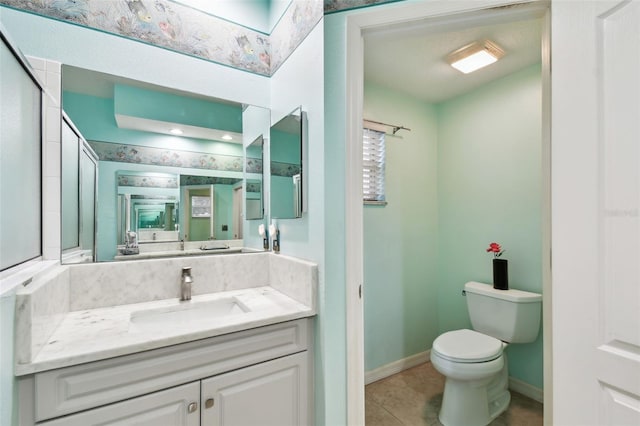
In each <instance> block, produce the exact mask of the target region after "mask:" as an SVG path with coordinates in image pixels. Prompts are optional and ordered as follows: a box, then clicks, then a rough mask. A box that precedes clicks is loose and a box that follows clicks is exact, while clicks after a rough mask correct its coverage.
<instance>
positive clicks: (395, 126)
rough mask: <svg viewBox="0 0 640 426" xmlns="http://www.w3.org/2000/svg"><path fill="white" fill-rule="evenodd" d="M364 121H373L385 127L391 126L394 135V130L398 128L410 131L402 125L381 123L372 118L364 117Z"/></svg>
mask: <svg viewBox="0 0 640 426" xmlns="http://www.w3.org/2000/svg"><path fill="white" fill-rule="evenodd" d="M364 121H365V122H367V123H373V124H379V125H381V126H386V127H391V128H392V129H393V134H394V135H395V134H396V132H397V131H398V130H408V131H411V129H409V128H407V127H404V126H397V125H395V124H387V123H381V122H380V121H374V120H367V119H366V118H365V119H364Z"/></svg>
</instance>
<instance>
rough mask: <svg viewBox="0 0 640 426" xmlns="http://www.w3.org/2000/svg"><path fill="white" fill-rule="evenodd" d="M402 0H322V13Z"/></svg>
mask: <svg viewBox="0 0 640 426" xmlns="http://www.w3.org/2000/svg"><path fill="white" fill-rule="evenodd" d="M397 1H402V0H324V13H325V14H329V13H335V12H342V11H345V10H351V9H358V8H361V7H369V6H377V5H380V4H385V3H394V2H397Z"/></svg>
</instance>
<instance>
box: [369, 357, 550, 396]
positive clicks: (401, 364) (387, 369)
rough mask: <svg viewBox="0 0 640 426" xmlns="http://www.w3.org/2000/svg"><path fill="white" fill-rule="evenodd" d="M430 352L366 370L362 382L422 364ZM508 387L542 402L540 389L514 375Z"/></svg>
mask: <svg viewBox="0 0 640 426" xmlns="http://www.w3.org/2000/svg"><path fill="white" fill-rule="evenodd" d="M430 354H431V351H430V350H427V351H424V352H420V353H417V354H415V355H411V356H409V357H406V358H403V359H399V360H397V361H393V362H390V363H389V364H385V365H383V366H382V367H378V368H376V369H375V370H371V371H367V372H365V373H364V383H365V385H368V384H369V383H373V382H377V381H378V380H382V379H385V378H387V377H389V376H393V375H394V374H397V373H400V372H401V371H404V370H407V369H409V368H411V367H415V366H416V365H420V364H424V363H425V362H427V361H429V356H430ZM509 389H511V390H512V391H514V392H518V393H519V394H522V395H524V396H526V397H528V398H531V399H533V400H535V401H538V402H541V403H542V402H544V392H543V390H542V389H540V388H537V387H535V386H532V385H530V384H529V383H526V382H523V381H522V380H519V379H516V378H514V377H509Z"/></svg>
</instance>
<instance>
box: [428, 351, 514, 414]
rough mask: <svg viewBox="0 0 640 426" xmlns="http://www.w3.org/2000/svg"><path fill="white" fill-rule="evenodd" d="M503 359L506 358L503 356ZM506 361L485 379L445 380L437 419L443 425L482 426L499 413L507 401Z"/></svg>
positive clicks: (507, 404) (503, 409) (504, 408)
mask: <svg viewBox="0 0 640 426" xmlns="http://www.w3.org/2000/svg"><path fill="white" fill-rule="evenodd" d="M503 356H506V355H503ZM508 376H509V373H508V367H507V362H506V359H505V364H504V367H503V368H502V370H501V371H500V372H499V373H498V374H496V375H494V376H492V377H488V378H487V379H486V380H474V381H466V380H456V379H452V378H450V377H447V379H446V382H445V385H444V395H443V396H442V407H441V408H440V413H439V415H438V419H439V420H440V423H442V424H443V425H445V426H485V425H488V424H489V423H491V421H492V420H493V419H495V418H496V417H498V416H499V415H500V414H502V413H503V412H504V411H505V410H506V409H507V408H508V407H509V402H510V401H511V394H510V393H509V391H508V379H509V377H508Z"/></svg>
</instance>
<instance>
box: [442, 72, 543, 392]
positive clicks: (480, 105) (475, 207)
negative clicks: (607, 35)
mask: <svg viewBox="0 0 640 426" xmlns="http://www.w3.org/2000/svg"><path fill="white" fill-rule="evenodd" d="M541 99H542V89H541V69H540V66H539V65H536V66H532V67H529V68H527V69H525V70H522V71H520V72H517V73H515V74H512V75H510V76H507V77H505V78H502V79H500V80H497V81H495V82H492V83H490V84H486V85H484V86H483V87H482V88H480V89H478V90H475V91H473V92H471V93H468V94H465V95H462V96H460V97H457V98H455V99H453V100H450V101H448V102H445V103H443V104H441V105H439V108H438V122H439V131H438V217H439V230H440V236H439V244H438V246H439V293H438V306H439V314H438V318H439V329H440V332H444V331H448V330H452V329H456V328H461V327H469V326H470V322H469V318H468V314H467V310H466V302H465V299H464V297H462V296H461V290H462V288H463V286H464V283H465V282H467V281H471V280H475V281H481V282H486V283H491V282H492V271H491V256H490V255H489V253H486V252H485V249H486V248H487V247H488V245H489V243H490V242H493V241H495V242H498V243H500V244H502V245H503V247H504V248H505V249H506V250H507V251H506V253H505V254H504V255H503V258H506V259H508V260H509V284H510V287H512V288H516V289H520V290H528V291H534V292H542V245H541V244H542V241H541V239H542V225H541V221H542V201H541V200H542V199H541V182H542V177H541V167H542V166H541V164H542V163H541V161H542V154H541V140H542V139H541V128H542V124H541V110H542V106H541V105H542V103H541ZM507 353H508V356H509V368H510V374H511V376H513V377H516V378H518V379H520V380H523V381H524V382H527V383H529V384H531V385H533V386H535V387H537V388H542V377H543V366H542V359H543V354H542V332H541V333H540V336H539V337H538V340H537V341H536V342H535V343H532V344H522V345H512V346H510V347H509V348H508V351H507Z"/></svg>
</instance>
